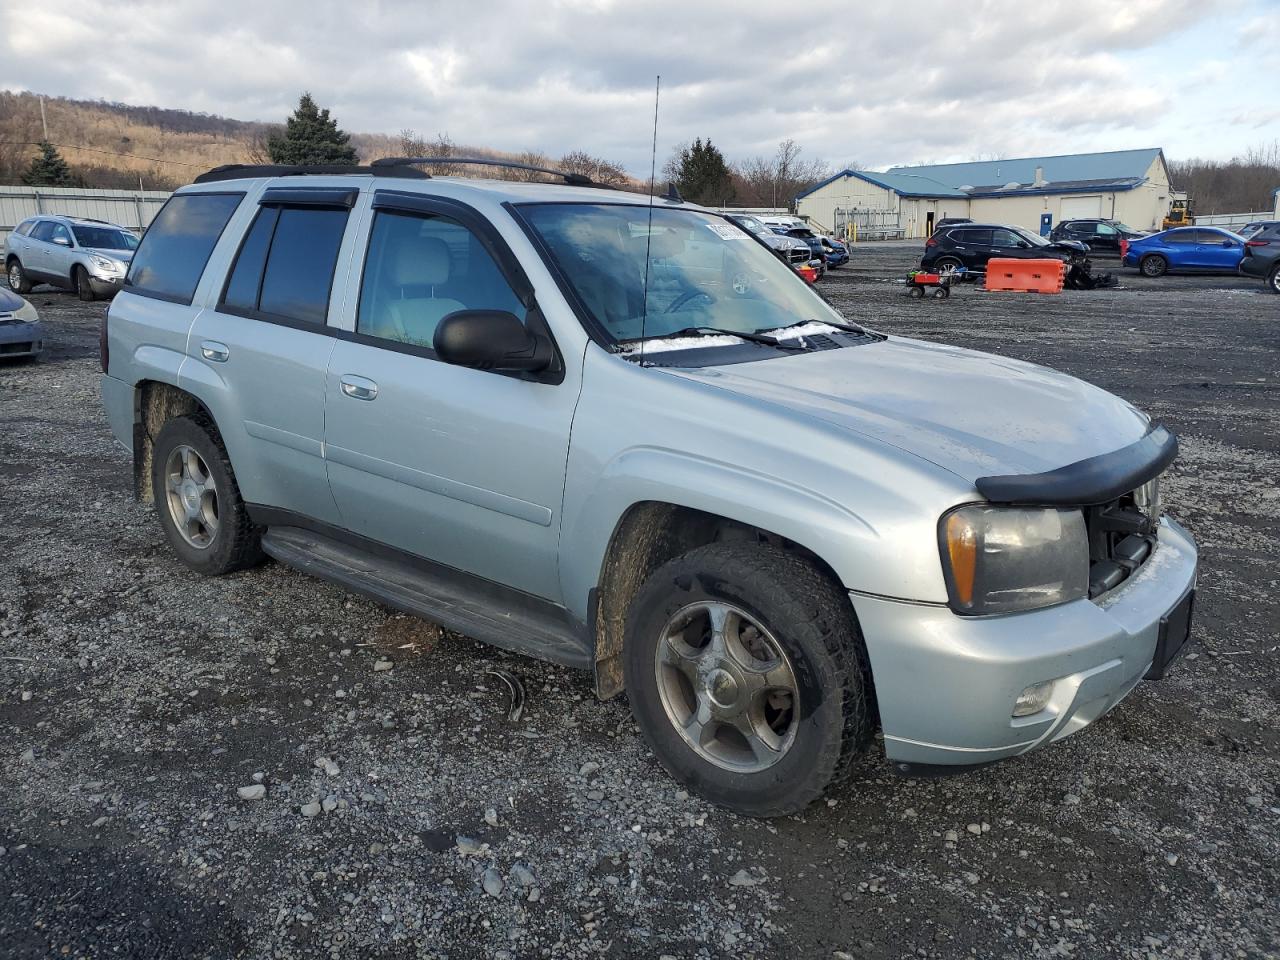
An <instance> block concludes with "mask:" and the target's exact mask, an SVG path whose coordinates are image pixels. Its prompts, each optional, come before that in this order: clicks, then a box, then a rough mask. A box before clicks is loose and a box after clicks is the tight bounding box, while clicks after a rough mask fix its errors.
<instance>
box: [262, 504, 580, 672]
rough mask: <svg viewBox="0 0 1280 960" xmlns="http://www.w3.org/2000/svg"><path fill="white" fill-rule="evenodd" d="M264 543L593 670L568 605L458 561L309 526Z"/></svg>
mask: <svg viewBox="0 0 1280 960" xmlns="http://www.w3.org/2000/svg"><path fill="white" fill-rule="evenodd" d="M262 549H263V550H264V551H265V552H266V553H267V554H268V555H269V556H271V557H274V558H275V559H276V560H279V561H280V562H281V563H287V564H288V565H289V566H291V567H295V568H297V569H298V570H301V571H302V572H303V573H307V574H310V575H311V576H314V577H319V578H321V579H322V580H330V581H332V582H334V583H337V584H340V585H341V586H343V587H346V588H347V589H349V590H353V591H355V592H356V593H361V594H364V595H365V596H366V597H369V598H371V599H373V600H377V601H378V602H379V603H383V604H386V605H387V606H389V607H394V608H396V609H397V610H403V611H404V612H405V613H411V614H413V615H415V616H418V617H422V618H423V619H424V620H430V621H431V622H432V623H438V624H440V626H442V627H445V628H447V629H449V630H453V631H456V632H457V633H462V634H465V635H467V636H468V637H472V638H473V639H476V640H480V641H483V642H484V643H489V644H492V645H493V646H495V647H501V648H502V649H504V650H511V651H514V652H515V653H523V654H526V655H528V656H531V657H537V658H538V659H540V660H550V661H552V662H554V663H560V664H564V665H565V666H569V667H577V668H579V669H583V670H589V669H591V666H592V656H591V645H590V641H589V639H588V638H587V637H586V636H585V634H584V632H583V631H582V629H581V628H577V629H575V626H574V623H573V621H572V620H571V618H570V617H569V615H568V613H566V612H565V611H564V610H563V609H562V608H561V607H557V606H556V605H554V604H552V603H549V602H547V601H545V600H541V599H539V598H537V597H532V596H529V595H528V594H525V593H521V592H519V591H517V590H511V589H509V588H507V587H503V586H501V585H500V584H495V583H492V582H491V581H488V580H483V579H480V578H478V577H473V576H471V575H470V574H466V573H462V572H460V571H457V570H454V569H452V568H450V567H444V566H441V565H439V564H434V563H431V562H430V561H428V560H418V559H417V558H410V557H407V556H406V557H403V558H401V557H398V556H397V557H389V556H383V555H380V554H378V553H374V552H372V551H371V550H365V549H361V548H360V547H359V546H355V545H352V544H349V543H346V542H344V541H342V540H338V539H336V538H334V537H330V536H327V535H325V534H323V533H317V532H314V531H312V530H304V529H302V528H301V527H289V526H275V527H269V528H268V529H267V531H266V533H264V534H263V535H262Z"/></svg>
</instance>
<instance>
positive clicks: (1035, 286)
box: [986, 258, 1067, 293]
mask: <svg viewBox="0 0 1280 960" xmlns="http://www.w3.org/2000/svg"><path fill="white" fill-rule="evenodd" d="M1066 274H1067V265H1066V264H1065V263H1063V262H1062V261H1061V260H1014V259H1010V258H996V259H992V260H988V261H987V283H986V288H987V290H991V291H998V292H1003V293H1061V292H1062V281H1063V279H1064V278H1065V277H1066Z"/></svg>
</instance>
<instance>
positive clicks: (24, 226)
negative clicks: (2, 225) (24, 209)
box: [13, 220, 36, 237]
mask: <svg viewBox="0 0 1280 960" xmlns="http://www.w3.org/2000/svg"><path fill="white" fill-rule="evenodd" d="M35 225H36V221H34V220H28V221H27V222H26V223H20V224H18V229H17V230H15V231H13V232H14V233H16V234H18V236H20V237H25V236H27V235H28V234H29V233H31V228H32V227H34V226H35Z"/></svg>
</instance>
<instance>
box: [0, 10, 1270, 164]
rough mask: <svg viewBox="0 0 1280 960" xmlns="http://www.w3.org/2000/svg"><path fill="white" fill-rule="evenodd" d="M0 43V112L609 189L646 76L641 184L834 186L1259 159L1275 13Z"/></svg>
mask: <svg viewBox="0 0 1280 960" xmlns="http://www.w3.org/2000/svg"><path fill="white" fill-rule="evenodd" d="M18 10H20V15H16V14H17V11H18ZM904 14H906V15H907V16H908V17H909V19H904V16H903V15H904ZM0 21H2V22H4V23H5V30H4V31H3V33H2V34H0V88H3V89H9V90H33V91H37V92H42V93H48V94H55V95H64V96H69V97H79V98H103V99H107V100H117V101H123V102H126V103H131V104H139V105H144V104H146V105H157V106H165V107H179V108H183V109H187V110H197V111H207V112H210V113H218V114H222V115H225V116H230V117H235V118H237V119H244V120H280V119H282V118H283V117H284V116H285V115H286V114H287V113H288V111H289V110H290V109H291V107H292V106H293V105H294V104H295V103H296V102H297V97H298V94H299V92H300V91H302V90H303V89H309V90H311V91H312V93H313V94H314V95H315V96H316V99H317V100H318V101H319V102H320V103H321V104H322V105H327V106H329V107H331V108H332V110H333V112H334V114H335V115H336V116H337V117H338V120H339V122H340V123H341V124H342V126H343V127H344V128H345V129H347V130H352V131H368V132H384V133H396V132H398V131H399V130H401V129H403V128H406V127H407V128H413V129H415V130H417V131H418V132H419V133H423V134H426V135H428V136H431V135H433V134H434V133H435V132H437V131H443V132H447V133H448V134H449V135H450V136H451V137H452V138H453V139H454V140H455V141H456V142H459V143H468V144H478V145H485V146H490V147H494V148H497V149H503V150H513V151H518V150H524V149H537V150H542V151H545V152H547V153H549V154H552V155H558V154H561V153H563V152H565V151H568V150H571V149H575V148H581V149H585V150H588V151H590V152H591V153H595V154H598V155H602V156H605V157H608V158H611V159H614V160H617V161H619V162H621V163H622V164H623V165H624V166H626V167H627V169H628V170H630V171H631V172H633V173H646V174H647V172H648V165H649V145H650V139H651V136H652V122H653V83H654V76H655V74H661V75H662V109H661V114H660V118H659V133H658V148H659V163H661V162H662V159H663V158H665V156H666V155H667V154H669V153H670V150H671V148H672V147H673V146H674V145H675V144H677V143H680V142H681V141H687V140H690V139H692V138H693V137H695V136H703V137H710V138H711V139H712V140H713V141H714V142H715V143H716V144H717V145H718V146H720V147H721V148H722V149H723V150H724V151H725V153H726V154H727V155H728V156H729V157H730V159H735V158H742V157H747V156H751V155H755V154H770V153H772V152H773V150H774V148H775V146H776V144H777V142H778V141H779V140H781V139H783V138H788V137H790V138H793V139H794V140H796V141H797V142H798V143H799V144H801V146H802V147H803V149H804V156H806V157H812V158H820V159H823V160H826V161H828V162H829V163H831V164H832V165H833V166H837V167H839V166H844V165H845V164H846V163H847V162H849V161H857V162H859V163H861V164H862V165H864V166H869V167H875V166H885V165H889V164H895V163H913V162H945V161H949V160H967V159H973V158H975V157H988V156H1009V157H1014V156H1025V155H1029V154H1052V153H1074V152H1080V151H1091V150H1109V149H1125V148H1132V147H1151V146H1162V147H1164V148H1165V151H1166V154H1167V155H1168V156H1169V157H1171V158H1173V159H1178V158H1187V157H1192V156H1201V157H1217V158H1222V159H1227V158H1229V157H1231V156H1232V155H1234V154H1239V153H1240V152H1242V151H1243V150H1245V149H1246V148H1248V147H1250V146H1253V145H1258V144H1261V143H1265V142H1270V141H1272V140H1276V139H1278V138H1280V103H1277V101H1276V100H1275V98H1274V97H1270V98H1269V99H1268V98H1264V97H1263V96H1261V94H1262V92H1263V91H1264V90H1266V89H1271V90H1274V88H1275V78H1276V77H1277V76H1280V0H1059V2H1052V0H1051V2H1048V3H1041V4H1028V3H1025V2H1008V3H1006V2H980V0H970V2H968V3H962V4H958V5H957V4H956V3H954V2H949V3H945V4H943V3H937V4H935V3H932V2H916V3H910V4H906V3H902V2H901V0H899V2H892V3H890V2H862V0H846V2H843V3H830V2H828V3H809V4H795V3H791V2H783V0H768V2H761V0H724V2H721V0H674V2H669V0H644V2H639V0H634V2H622V0H528V2H515V0H509V2H503V0H468V2H444V3H440V2H435V0H366V2H357V3H349V2H348V3H332V2H328V0H265V2H264V0H252V2H249V0H216V2H213V0H165V2H160V3H132V2H128V0H123V2H117V3H114V4H111V5H110V9H109V10H106V9H104V7H103V4H102V0H59V2H57V3H48V2H44V3H40V2H37V0H0ZM1260 78H1261V79H1260Z"/></svg>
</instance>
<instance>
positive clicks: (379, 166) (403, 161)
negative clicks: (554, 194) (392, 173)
mask: <svg viewBox="0 0 1280 960" xmlns="http://www.w3.org/2000/svg"><path fill="white" fill-rule="evenodd" d="M420 163H428V164H430V163H435V164H447V163H469V164H474V165H476V166H481V167H503V168H505V169H508V170H528V171H530V172H531V173H545V174H548V175H549V176H552V177H560V178H561V179H562V180H564V182H565V183H567V184H569V185H570V186H572V187H599V188H601V189H603V190H612V189H613V188H612V187H610V186H608V185H607V184H603V183H596V182H595V181H594V180H592V179H591V178H590V177H588V176H586V175H585V174H581V173H566V172H565V171H563V170H553V169H551V168H550V167H535V166H533V165H532V164H528V163H517V162H515V161H514V160H490V159H488V158H486V157H383V158H382V159H380V160H374V161H373V162H372V163H371V164H370V166H371V167H372V168H374V169H375V170H379V171H381V170H385V169H388V168H390V169H399V168H408V169H412V168H413V167H414V166H415V165H417V164H420Z"/></svg>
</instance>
